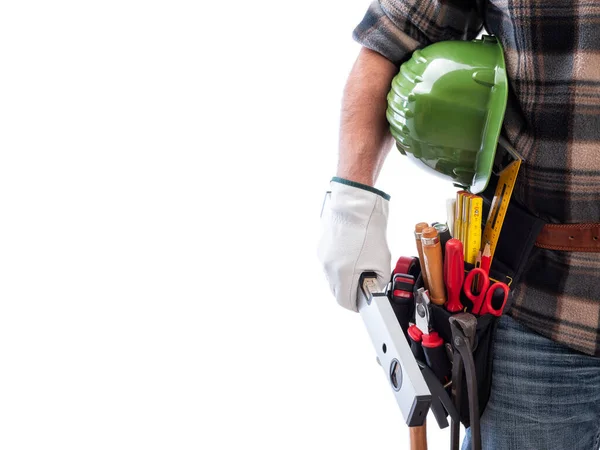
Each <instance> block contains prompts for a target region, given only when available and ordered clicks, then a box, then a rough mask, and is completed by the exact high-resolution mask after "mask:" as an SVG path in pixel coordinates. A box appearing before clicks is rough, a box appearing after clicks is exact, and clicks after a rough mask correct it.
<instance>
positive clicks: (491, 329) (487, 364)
mask: <svg viewBox="0 0 600 450" xmlns="http://www.w3.org/2000/svg"><path fill="white" fill-rule="evenodd" d="M472 268H473V265H472V264H468V263H465V272H467V271H469V270H471V269H472ZM494 281H502V282H505V283H507V284H508V282H509V279H508V278H507V277H506V276H505V275H503V274H500V273H497V272H494V271H493V270H492V271H490V282H494ZM421 287H423V279H422V275H419V277H418V278H417V280H416V282H415V295H416V291H417V289H419V288H421ZM461 303H462V304H463V305H465V306H470V305H471V304H472V303H471V302H470V300H469V299H468V298H467V297H466V295H465V294H464V291H463V292H462V293H461ZM510 306H511V297H510V296H509V299H508V300H507V302H506V306H505V308H504V313H506V312H508V310H509V309H510ZM450 317H452V314H451V313H450V312H448V311H447V310H446V309H445V308H444V307H443V306H438V305H435V304H433V303H431V305H430V319H431V325H432V328H433V329H434V330H435V331H437V333H438V334H439V335H440V337H441V338H442V339H443V340H444V342H447V343H451V342H452V331H451V329H450V322H449V319H450ZM499 319H500V317H497V316H493V315H491V314H485V315H483V316H479V317H477V329H476V337H475V343H474V349H473V360H474V362H475V373H476V377H477V392H478V399H479V414H480V416H481V415H482V414H483V411H484V410H485V407H486V405H487V402H488V399H489V397H490V390H491V384H492V361H493V343H494V335H495V332H496V327H497V325H498V321H499ZM454 351H457V350H456V349H455V350H454ZM462 377H463V380H462V385H463V386H466V385H467V384H466V383H467V382H466V379H465V372H464V371H463V373H462ZM452 381H453V382H454V380H452ZM447 390H448V393H450V386H448V387H447ZM460 421H461V422H462V424H463V425H464V426H465V427H468V426H469V425H470V423H469V422H470V420H469V399H468V392H467V389H466V388H463V389H462V391H461V399H460Z"/></svg>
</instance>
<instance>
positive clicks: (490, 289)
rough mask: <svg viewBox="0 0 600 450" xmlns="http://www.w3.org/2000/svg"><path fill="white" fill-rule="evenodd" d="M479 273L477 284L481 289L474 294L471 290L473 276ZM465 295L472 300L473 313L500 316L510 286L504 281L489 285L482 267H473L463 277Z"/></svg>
mask: <svg viewBox="0 0 600 450" xmlns="http://www.w3.org/2000/svg"><path fill="white" fill-rule="evenodd" d="M477 275H479V286H480V287H481V289H480V290H479V292H478V293H477V294H476V295H475V294H473V291H472V290H471V286H473V280H474V279H475V276H477ZM464 290H465V295H466V296H467V298H468V299H469V300H471V301H472V302H473V314H478V315H480V316H482V315H484V314H492V315H494V316H498V317H500V316H501V315H502V311H503V310H504V307H505V306H506V300H507V299H508V293H509V291H510V288H509V287H508V286H507V285H506V283H501V282H496V283H494V284H492V285H491V286H490V279H489V277H488V275H487V273H486V272H485V271H484V270H483V269H479V268H476V269H473V270H471V271H470V272H469V273H468V274H467V277H466V278H465V284H464Z"/></svg>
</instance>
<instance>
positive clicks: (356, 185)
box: [331, 177, 391, 201]
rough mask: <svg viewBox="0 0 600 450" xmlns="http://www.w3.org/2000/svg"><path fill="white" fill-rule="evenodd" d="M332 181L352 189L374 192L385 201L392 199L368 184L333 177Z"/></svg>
mask: <svg viewBox="0 0 600 450" xmlns="http://www.w3.org/2000/svg"><path fill="white" fill-rule="evenodd" d="M331 181H333V182H335V183H340V184H345V185H346V186H351V187H354V188H358V189H362V190H364V191H369V192H372V193H373V194H377V195H379V196H380V197H382V198H384V199H385V200H388V201H389V200H390V198H391V197H390V196H389V195H388V194H386V193H385V192H383V191H380V190H379V189H376V188H374V187H373V186H369V185H367V184H362V183H358V182H356V181H351V180H347V179H345V178H340V177H333V178H332V179H331Z"/></svg>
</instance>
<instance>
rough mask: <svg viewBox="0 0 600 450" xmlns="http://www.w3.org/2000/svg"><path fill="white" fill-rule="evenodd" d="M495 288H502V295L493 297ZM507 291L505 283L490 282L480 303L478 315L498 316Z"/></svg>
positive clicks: (504, 302)
mask: <svg viewBox="0 0 600 450" xmlns="http://www.w3.org/2000/svg"><path fill="white" fill-rule="evenodd" d="M497 290H502V297H500V296H497V297H496V298H494V294H495V293H496V291H497ZM509 291H510V288H509V287H508V286H507V285H506V284H505V283H500V282H497V283H494V284H492V285H491V286H490V288H489V289H488V291H487V293H486V295H485V301H484V302H483V304H482V305H481V310H480V311H479V315H480V316H483V315H484V314H492V315H493V316H497V317H500V316H501V315H502V311H504V307H505V306H506V301H507V300H508V293H509Z"/></svg>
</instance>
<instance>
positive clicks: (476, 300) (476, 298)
mask: <svg viewBox="0 0 600 450" xmlns="http://www.w3.org/2000/svg"><path fill="white" fill-rule="evenodd" d="M476 275H479V286H480V287H481V289H480V291H479V292H478V293H477V295H475V294H473V291H472V290H471V286H473V281H474V279H475V276H476ZM489 286H490V278H489V277H488V275H487V273H485V270H483V269H480V268H475V269H472V270H471V271H470V272H469V273H468V274H467V277H466V278H465V284H464V290H465V295H466V296H467V298H468V299H469V300H471V301H472V302H473V313H474V314H478V312H479V310H480V309H481V305H483V300H484V299H485V294H486V293H487V291H488V287H489Z"/></svg>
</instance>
